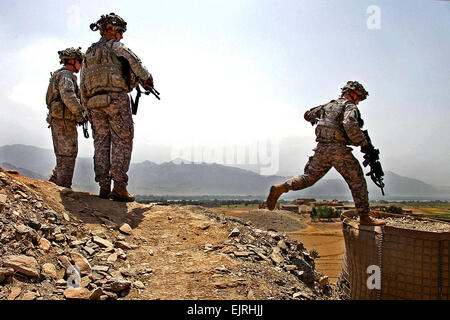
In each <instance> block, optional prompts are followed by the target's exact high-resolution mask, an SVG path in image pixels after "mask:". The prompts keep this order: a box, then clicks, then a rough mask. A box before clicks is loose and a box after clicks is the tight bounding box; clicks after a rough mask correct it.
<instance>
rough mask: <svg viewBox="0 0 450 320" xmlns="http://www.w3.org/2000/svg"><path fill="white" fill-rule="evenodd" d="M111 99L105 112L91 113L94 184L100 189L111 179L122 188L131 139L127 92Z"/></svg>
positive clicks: (109, 182)
mask: <svg viewBox="0 0 450 320" xmlns="http://www.w3.org/2000/svg"><path fill="white" fill-rule="evenodd" d="M110 97H111V104H110V105H109V106H108V107H107V108H101V109H93V110H90V116H91V121H92V133H93V137H94V148H95V154H94V170H95V181H97V182H98V183H99V184H100V187H108V186H110V184H111V179H112V180H114V185H115V186H117V187H125V186H126V185H127V183H128V176H127V174H126V173H127V172H128V169H129V167H130V160H131V152H132V150H133V137H134V127H133V119H132V115H131V109H130V100H129V98H128V95H127V94H126V92H122V93H111V94H110ZM111 155H112V156H111Z"/></svg>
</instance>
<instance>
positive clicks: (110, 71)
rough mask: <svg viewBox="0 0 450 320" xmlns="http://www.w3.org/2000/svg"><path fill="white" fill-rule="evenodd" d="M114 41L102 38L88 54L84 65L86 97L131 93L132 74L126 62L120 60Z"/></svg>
mask: <svg viewBox="0 0 450 320" xmlns="http://www.w3.org/2000/svg"><path fill="white" fill-rule="evenodd" d="M114 42H115V41H114V40H111V39H108V38H102V39H100V41H99V42H97V43H94V44H93V45H92V46H91V47H90V48H89V49H88V50H87V52H86V58H85V60H84V64H83V71H82V72H83V85H84V87H85V88H86V97H87V98H88V99H89V98H92V97H93V96H95V95H100V94H107V93H111V92H123V91H125V92H130V91H131V90H132V88H130V77H131V73H132V72H130V68H129V65H128V63H127V61H126V60H124V59H120V58H119V57H117V55H116V54H115V53H114V51H113V49H112V47H113V45H114Z"/></svg>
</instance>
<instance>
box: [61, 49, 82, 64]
mask: <svg viewBox="0 0 450 320" xmlns="http://www.w3.org/2000/svg"><path fill="white" fill-rule="evenodd" d="M58 55H59V63H60V64H63V65H65V64H66V63H67V60H69V59H73V60H79V61H83V58H84V54H83V52H81V47H79V48H77V49H75V48H67V49H65V50H62V51H58Z"/></svg>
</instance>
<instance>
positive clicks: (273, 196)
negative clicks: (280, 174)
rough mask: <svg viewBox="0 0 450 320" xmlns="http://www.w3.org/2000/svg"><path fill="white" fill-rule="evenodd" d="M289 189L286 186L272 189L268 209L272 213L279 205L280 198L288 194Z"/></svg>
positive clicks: (276, 186) (277, 186)
mask: <svg viewBox="0 0 450 320" xmlns="http://www.w3.org/2000/svg"><path fill="white" fill-rule="evenodd" d="M288 191H289V190H288V188H287V187H286V186H285V185H284V184H276V185H274V186H272V187H271V188H270V193H269V196H268V197H267V201H266V204H267V209H269V210H270V211H272V210H273V209H275V206H276V205H277V201H278V198H279V197H280V196H281V195H282V194H283V193H285V192H288Z"/></svg>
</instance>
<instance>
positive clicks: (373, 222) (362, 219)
mask: <svg viewBox="0 0 450 320" xmlns="http://www.w3.org/2000/svg"><path fill="white" fill-rule="evenodd" d="M359 224H360V225H362V226H370V227H377V226H384V225H385V224H386V222H384V221H381V220H377V219H373V218H371V217H370V216H369V215H368V214H362V215H360V216H359Z"/></svg>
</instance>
